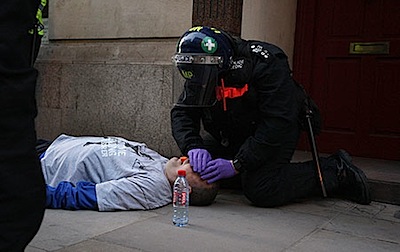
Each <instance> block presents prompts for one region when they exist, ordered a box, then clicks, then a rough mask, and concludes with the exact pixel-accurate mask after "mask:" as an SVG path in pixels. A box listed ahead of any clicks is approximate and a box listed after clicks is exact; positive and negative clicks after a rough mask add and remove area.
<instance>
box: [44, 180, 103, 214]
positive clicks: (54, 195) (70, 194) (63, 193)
mask: <svg viewBox="0 0 400 252" xmlns="http://www.w3.org/2000/svg"><path fill="white" fill-rule="evenodd" d="M46 207H47V208H61V209H68V210H80V209H90V210H98V206H97V197H96V189H95V184H94V183H92V182H86V181H81V182H78V183H77V184H76V185H74V184H73V183H71V182H67V181H62V182H60V183H59V184H58V185H57V187H51V186H49V185H46Z"/></svg>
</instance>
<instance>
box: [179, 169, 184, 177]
mask: <svg viewBox="0 0 400 252" xmlns="http://www.w3.org/2000/svg"><path fill="white" fill-rule="evenodd" d="M178 175H179V176H186V171H185V170H178Z"/></svg>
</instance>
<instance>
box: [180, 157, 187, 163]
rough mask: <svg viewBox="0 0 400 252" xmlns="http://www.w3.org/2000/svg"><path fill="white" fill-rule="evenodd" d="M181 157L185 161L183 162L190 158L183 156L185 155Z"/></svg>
mask: <svg viewBox="0 0 400 252" xmlns="http://www.w3.org/2000/svg"><path fill="white" fill-rule="evenodd" d="M179 159H180V160H181V162H182V163H183V162H185V161H186V159H188V157H185V156H183V157H180V158H179Z"/></svg>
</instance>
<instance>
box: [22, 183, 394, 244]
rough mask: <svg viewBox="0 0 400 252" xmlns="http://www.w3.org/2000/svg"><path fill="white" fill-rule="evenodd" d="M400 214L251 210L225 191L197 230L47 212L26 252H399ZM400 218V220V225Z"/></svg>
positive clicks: (153, 220)
mask: <svg viewBox="0 0 400 252" xmlns="http://www.w3.org/2000/svg"><path fill="white" fill-rule="evenodd" d="M399 211H400V206H397V205H390V204H386V203H379V202H372V203H371V205H368V206H364V205H358V204H355V203H352V202H349V201H344V200H339V199H320V198H315V199H310V200H307V201H303V202H299V203H295V204H291V205H287V206H283V207H278V208H259V207H254V206H252V205H251V204H250V203H249V201H248V200H247V199H246V198H245V197H244V196H243V194H242V193H241V192H240V191H235V190H222V191H221V192H220V193H219V194H218V196H217V199H216V202H215V203H214V204H213V205H211V206H207V207H190V223H189V225H188V226H187V227H184V228H178V227H175V226H173V225H172V221H171V216H172V206H171V205H168V206H165V207H162V208H159V209H155V210H152V211H123V212H106V213H100V212H95V211H66V210H46V215H45V218H44V221H43V224H42V226H41V228H40V230H39V232H38V234H37V236H36V237H35V238H34V240H33V241H32V242H31V243H30V245H29V246H28V248H27V249H26V251H27V252H43V251H59V252H68V251H96V252H97V251H100V252H101V251H105V252H107V251H111V252H125V251H134V252H135V251H145V252H158V251H195V252H196V251H233V252H234V251H241V252H242V251H256V252H257V251H399V249H398V248H399V247H400V219H399V216H397V215H396V213H398V212H399ZM396 216H397V217H396Z"/></svg>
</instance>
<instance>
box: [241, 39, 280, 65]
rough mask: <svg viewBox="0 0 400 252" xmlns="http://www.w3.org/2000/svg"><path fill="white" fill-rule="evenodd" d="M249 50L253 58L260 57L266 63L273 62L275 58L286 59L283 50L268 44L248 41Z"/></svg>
mask: <svg viewBox="0 0 400 252" xmlns="http://www.w3.org/2000/svg"><path fill="white" fill-rule="evenodd" d="M247 48H248V50H249V53H250V55H251V56H252V57H254V56H255V57H258V58H260V59H261V60H264V61H269V60H272V59H274V58H275V57H286V55H285V53H284V52H283V50H282V49H281V48H279V47H278V46H276V45H273V44H270V43H267V42H262V41H255V40H253V41H248V45H247Z"/></svg>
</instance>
